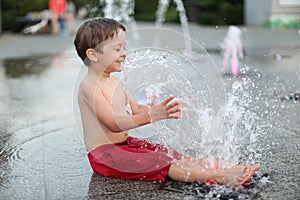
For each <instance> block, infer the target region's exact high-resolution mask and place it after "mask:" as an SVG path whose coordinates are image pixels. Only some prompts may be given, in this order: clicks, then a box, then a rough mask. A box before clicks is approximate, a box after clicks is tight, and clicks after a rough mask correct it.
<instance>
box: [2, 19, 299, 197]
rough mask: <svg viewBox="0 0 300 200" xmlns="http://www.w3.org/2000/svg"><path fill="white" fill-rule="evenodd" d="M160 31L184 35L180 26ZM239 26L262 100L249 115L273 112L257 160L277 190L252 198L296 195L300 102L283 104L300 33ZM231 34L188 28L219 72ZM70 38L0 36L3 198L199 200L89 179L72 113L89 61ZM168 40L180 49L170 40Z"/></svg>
mask: <svg viewBox="0 0 300 200" xmlns="http://www.w3.org/2000/svg"><path fill="white" fill-rule="evenodd" d="M79 23H80V22H79ZM137 25H138V27H139V28H140V27H147V26H153V24H146V23H138V24H137ZM164 27H165V28H169V29H172V30H176V31H179V32H180V31H181V27H180V26H178V25H169V24H168V25H165V26H164ZM242 30H243V44H244V51H245V55H246V57H245V60H244V61H243V64H244V66H245V65H247V66H249V67H250V72H257V73H259V74H260V77H256V75H251V76H250V78H251V79H252V80H253V82H255V84H256V87H255V88H252V89H251V90H253V93H251V94H253V95H254V96H257V94H260V95H261V96H262V97H263V98H262V99H263V100H264V102H259V103H257V104H255V106H257V107H260V108H259V109H258V108H257V107H253V109H254V110H255V109H257V110H258V112H259V111H262V110H264V111H266V110H268V111H270V112H269V114H268V113H267V114H260V115H258V116H259V117H260V118H259V120H260V122H261V124H264V126H261V127H260V128H261V129H263V131H264V133H265V134H264V135H263V136H262V137H261V145H260V146H261V149H262V150H263V153H262V154H261V155H262V156H261V157H260V158H258V159H257V160H258V161H260V162H261V163H262V168H261V170H260V171H261V173H268V174H270V177H271V184H269V185H268V186H267V187H266V188H264V189H262V191H261V192H260V193H259V194H257V195H256V197H255V199H297V198H299V197H300V196H299V194H300V190H299V188H300V187H299V183H300V175H299V173H298V172H299V170H300V164H299V163H300V157H299V152H298V150H299V148H300V137H299V134H300V117H299V113H300V112H299V111H300V102H299V101H294V100H280V98H281V97H284V96H285V95H288V93H289V92H292V93H293V94H294V93H299V92H300V89H299V88H300V87H299V86H300V80H299V78H298V76H299V73H300V72H299V71H300V69H299V68H300V34H299V30H296V29H276V30H272V29H266V28H263V27H243V28H242ZM226 31H227V27H211V26H199V25H194V24H192V25H190V33H191V37H192V39H194V40H195V41H197V42H198V43H199V44H201V45H202V46H203V47H204V48H205V49H207V51H208V52H209V53H210V52H211V57H212V59H214V61H215V63H216V65H217V66H219V67H220V61H221V57H220V55H219V53H220V52H219V46H220V43H221V41H222V40H223V38H224V36H225V34H226ZM139 37H140V39H137V41H139V42H140V43H138V42H137V43H138V44H134V45H137V46H138V45H141V46H146V45H145V44H143V41H144V42H146V40H149V38H151V35H146V33H145V35H140V36H139ZM73 39H74V38H73V36H66V37H65V36H51V35H33V36H24V35H12V34H3V35H2V36H1V37H0V60H1V63H0V65H1V66H0V97H1V98H0V113H1V115H0V198H1V199H197V196H195V195H189V194H184V193H179V192H175V191H169V190H164V189H162V186H161V185H159V184H157V183H152V182H143V181H125V180H117V179H110V178H105V177H101V176H99V175H95V174H93V172H92V170H91V168H90V166H89V162H88V159H87V156H86V151H85V148H84V145H83V143H82V135H81V134H80V133H78V131H77V129H76V127H77V125H76V119H75V118H76V117H74V108H73V106H74V105H73V98H74V87H75V85H76V84H77V77H78V74H79V73H80V72H81V70H82V68H83V64H82V62H81V61H80V60H79V58H78V57H77V56H76V53H75V51H74V47H73ZM129 40H130V38H129ZM169 40H170V44H171V43H172V44H174V43H178V45H179V47H178V48H183V46H180V45H182V44H181V43H179V41H176V40H175V39H174V38H172V37H169ZM130 41H131V42H132V43H134V42H135V41H134V40H130ZM134 45H133V44H130V43H129V44H128V46H129V47H130V46H134ZM175 46H176V45H175ZM297 73H298V75H297ZM222 79H223V81H224V84H225V88H226V91H230V90H231V86H232V84H233V82H234V81H235V79H232V78H231V77H230V75H229V76H222ZM266 105H272V106H266ZM261 107H262V109H261ZM252 198H254V197H252ZM216 199H217V197H216Z"/></svg>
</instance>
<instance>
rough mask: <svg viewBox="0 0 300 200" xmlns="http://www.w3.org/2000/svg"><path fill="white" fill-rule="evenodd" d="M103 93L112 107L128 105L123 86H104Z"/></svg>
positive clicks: (116, 84) (117, 84)
mask: <svg viewBox="0 0 300 200" xmlns="http://www.w3.org/2000/svg"><path fill="white" fill-rule="evenodd" d="M102 93H103V95H104V97H105V99H106V100H107V102H109V103H110V104H111V105H115V106H116V105H119V106H124V105H125V104H126V97H125V93H124V88H123V86H122V84H119V83H114V84H110V85H109V84H104V85H103V86H102Z"/></svg>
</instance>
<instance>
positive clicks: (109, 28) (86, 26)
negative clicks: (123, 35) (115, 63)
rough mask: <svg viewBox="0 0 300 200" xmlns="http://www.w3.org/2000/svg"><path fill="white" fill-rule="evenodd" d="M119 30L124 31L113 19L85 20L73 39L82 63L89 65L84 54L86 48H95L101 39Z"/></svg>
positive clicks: (110, 36) (112, 35)
mask: <svg viewBox="0 0 300 200" xmlns="http://www.w3.org/2000/svg"><path fill="white" fill-rule="evenodd" d="M120 30H123V31H126V29H125V27H124V26H123V25H122V24H121V23H119V22H118V21H116V20H113V19H108V18H101V17H97V18H92V19H88V20H86V21H85V22H84V23H83V24H82V25H81V26H80V27H79V29H78V31H77V33H76V36H75V40H74V45H75V48H76V51H77V54H78V56H79V57H80V58H81V59H82V61H83V62H84V64H85V65H86V66H89V65H90V60H89V59H88V58H87V56H86V50H87V49H89V48H92V49H95V48H97V47H98V46H99V45H100V44H101V43H102V42H103V41H105V40H107V39H111V38H113V37H114V36H116V35H117V34H118V33H119V31H120ZM98 50H99V49H98ZM99 51H101V50H99Z"/></svg>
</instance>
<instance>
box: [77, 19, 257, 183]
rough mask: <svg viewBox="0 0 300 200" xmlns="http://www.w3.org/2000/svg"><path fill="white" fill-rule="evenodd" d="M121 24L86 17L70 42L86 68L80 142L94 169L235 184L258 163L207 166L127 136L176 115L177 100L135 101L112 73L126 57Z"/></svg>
mask: <svg viewBox="0 0 300 200" xmlns="http://www.w3.org/2000/svg"><path fill="white" fill-rule="evenodd" d="M125 31H126V29H125V27H124V26H123V25H122V24H120V23H119V22H117V21H115V20H112V19H107V18H94V19H89V20H87V21H85V22H84V23H83V24H82V25H81V26H80V28H79V29H78V31H77V34H76V37H75V40H74V44H75V47H76V51H77V53H78V55H79V57H80V58H81V59H82V60H83V62H84V64H85V65H86V66H87V67H88V73H87V76H86V77H85V78H84V80H83V81H82V83H81V85H80V88H79V94H78V102H79V107H80V112H81V118H82V123H83V129H84V141H85V145H86V149H87V151H88V152H89V153H88V158H89V161H90V164H91V167H92V168H93V170H94V171H95V172H96V173H98V174H101V175H103V176H108V177H113V178H121V179H133V180H149V181H157V182H164V181H165V178H166V177H167V176H169V177H170V178H171V179H174V180H177V181H200V180H203V181H205V180H213V181H215V182H217V183H219V184H225V185H230V186H240V185H242V184H243V183H244V182H245V181H246V180H248V179H249V178H250V177H251V176H252V175H253V174H254V173H255V171H256V170H258V169H259V168H260V165H254V166H250V165H248V164H247V165H246V166H234V167H230V168H227V169H223V168H219V169H215V168H212V167H209V166H208V165H207V164H206V163H205V161H202V160H199V159H196V158H192V157H189V156H183V155H181V154H180V153H178V152H176V151H174V150H172V149H170V148H168V147H165V146H163V145H159V144H153V143H151V142H148V141H144V140H140V139H137V138H132V137H130V136H128V133H127V131H128V130H130V129H133V128H136V127H139V126H142V125H145V124H149V123H151V122H155V121H158V120H162V119H178V118H180V114H181V105H180V102H178V101H175V100H174V98H175V97H174V96H170V97H169V98H167V99H166V100H164V101H163V102H161V103H159V102H158V100H157V97H154V99H153V102H152V105H151V106H150V107H148V106H146V105H139V104H137V103H136V102H135V101H134V99H133V98H132V97H131V96H130V95H129V94H128V93H127V92H126V90H125V89H124V87H123V85H122V83H121V81H120V80H119V79H118V78H117V77H115V76H113V75H112V74H111V73H112V72H120V71H121V64H122V62H124V61H125V58H126V52H125V45H126V42H125V40H126V35H125Z"/></svg>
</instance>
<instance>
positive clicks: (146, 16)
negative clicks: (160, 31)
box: [134, 0, 179, 22]
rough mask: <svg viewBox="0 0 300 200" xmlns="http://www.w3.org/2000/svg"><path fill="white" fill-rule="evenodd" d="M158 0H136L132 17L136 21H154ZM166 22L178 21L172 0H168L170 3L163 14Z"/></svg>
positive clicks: (177, 14)
mask: <svg viewBox="0 0 300 200" xmlns="http://www.w3.org/2000/svg"><path fill="white" fill-rule="evenodd" d="M157 8H158V0H156V1H153V0H136V1H135V14H134V18H135V19H136V20H137V21H152V22H153V21H155V19H156V11H157ZM165 21H166V22H179V13H178V11H177V9H176V5H175V4H174V1H172V0H170V5H169V8H168V11H167V13H166V16H165Z"/></svg>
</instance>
